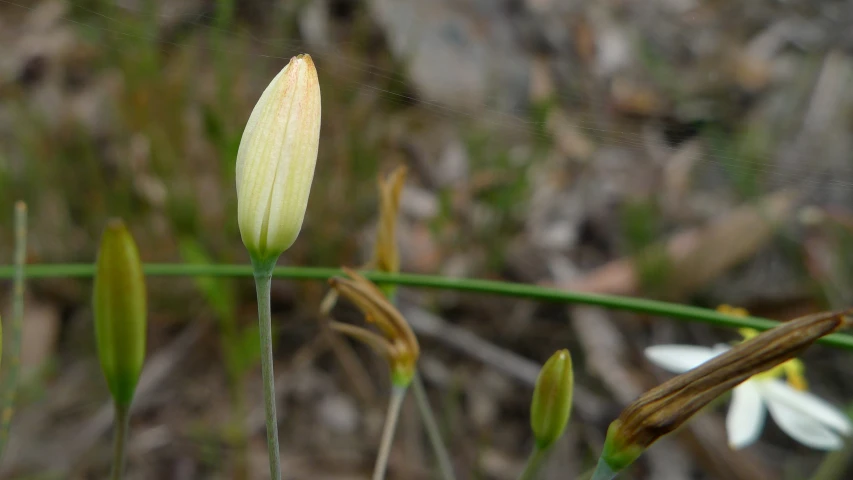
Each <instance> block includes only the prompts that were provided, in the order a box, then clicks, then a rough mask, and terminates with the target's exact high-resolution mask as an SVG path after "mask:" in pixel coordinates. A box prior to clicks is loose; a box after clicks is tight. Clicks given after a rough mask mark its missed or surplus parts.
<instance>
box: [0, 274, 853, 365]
mask: <svg viewBox="0 0 853 480" xmlns="http://www.w3.org/2000/svg"><path fill="white" fill-rule="evenodd" d="M144 271H145V273H146V274H147V275H150V276H214V275H215V276H231V277H239V276H249V275H252V272H253V270H252V269H251V267H248V266H246V265H189V264H163V263H161V264H148V265H145V266H144ZM13 272H14V270H13V269H12V268H11V267H8V266H0V279H3V278H10V277H11V276H12V274H13ZM94 272H95V268H94V265H91V264H56V265H28V266H27V271H26V274H27V278H57V277H85V278H88V277H91V276H93V275H94ZM337 275H343V272H341V271H340V270H338V269H336V268H311V267H279V268H276V269H275V270H273V276H274V277H277V278H289V279H293V280H326V279H328V278H330V277H333V276H337ZM365 276H366V277H367V278H368V279H369V280H371V281H374V282H376V283H379V284H382V283H386V284H389V283H390V284H396V285H405V286H411V287H424V288H437V289H446V290H458V291H464V292H476V293H488V294H493V295H502V296H510V297H521V298H527V299H530V300H539V301H547V302H561V303H578V304H584V305H594V306H598V307H604V308H610V309H614V310H628V311H632V312H637V313H644V314H648V315H660V316H664V317H670V318H675V319H678V320H688V321H695V322H702V323H708V324H711V325H718V326H723V327H729V328H754V329H756V330H769V329H771V328H773V327H775V326H777V325H779V322H776V321H773V320H769V319H766V318H759V317H734V316H731V315H725V314H722V313H719V312H717V311H715V310H710V309H707V308H700V307H693V306H689V305H679V304H675V303H668V302H661V301H657V300H648V299H645V298H636V297H620V296H616V295H601V294H594V293H584V292H571V291H566V290H559V289H556V288H547V287H540V286H537V285H527V284H520V283H512V282H499V281H493V280H475V279H466V278H449V277H442V276H432V275H415V274H389V273H379V272H366V273H365ZM818 343H822V344H824V345H829V346H832V347H836V348H843V349H846V350H853V336H851V335H845V334H838V333H834V334H832V335H827V336H826V337H823V338H821V339H820V340H818Z"/></svg>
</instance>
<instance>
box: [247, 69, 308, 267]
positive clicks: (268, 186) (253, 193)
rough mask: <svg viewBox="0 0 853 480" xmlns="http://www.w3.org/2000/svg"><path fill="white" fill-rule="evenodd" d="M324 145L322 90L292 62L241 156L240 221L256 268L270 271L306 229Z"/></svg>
mask: <svg viewBox="0 0 853 480" xmlns="http://www.w3.org/2000/svg"><path fill="white" fill-rule="evenodd" d="M319 139H320V84H319V82H318V80H317V70H316V69H315V68H314V62H313V61H312V60H311V57H310V56H308V55H299V56H296V57H294V58H291V59H290V63H288V64H287V66H286V67H284V69H282V71H281V72H279V74H278V75H276V77H275V78H274V79H273V80H272V82H270V84H269V86H267V88H266V90H264V93H263V94H262V95H261V98H260V99H259V100H258V103H257V104H256V105H255V108H254V110H252V115H251V116H250V117H249V122H248V123H247V124H246V129H245V130H244V131H243V137H242V139H241V140H240V149H239V151H238V152H237V220H238V223H239V226H240V236H241V237H242V238H243V243H244V244H245V245H246V248H247V249H248V250H249V254H250V255H251V256H252V261H253V262H254V263H256V264H261V265H264V266H270V264H274V263H275V260H276V259H277V258H278V257H279V255H281V254H282V252H284V251H285V250H287V249H288V248H290V246H291V245H292V244H293V242H294V241H295V240H296V236H297V235H299V230H300V229H301V228H302V220H303V218H304V217H305V208H306V207H307V205H308V193H309V192H310V190H311V182H312V181H313V179H314V165H315V164H316V162H317V149H318V145H319Z"/></svg>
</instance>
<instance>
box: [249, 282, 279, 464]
mask: <svg viewBox="0 0 853 480" xmlns="http://www.w3.org/2000/svg"><path fill="white" fill-rule="evenodd" d="M271 271H272V269H271V268H264V266H261V267H260V268H257V266H256V268H255V289H256V290H257V293H258V325H259V328H260V334H261V376H262V377H263V383H264V413H265V417H266V424H267V450H268V451H269V457H270V478H271V479H273V480H279V479H280V478H281V459H280V458H279V455H280V454H279V448H278V421H277V419H276V414H275V379H274V377H273V364H272V359H273V357H272V313H271V311H270V286H271V284H272V275H271Z"/></svg>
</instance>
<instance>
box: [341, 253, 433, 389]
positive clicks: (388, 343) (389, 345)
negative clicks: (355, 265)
mask: <svg viewBox="0 0 853 480" xmlns="http://www.w3.org/2000/svg"><path fill="white" fill-rule="evenodd" d="M344 272H346V274H347V275H348V276H349V277H350V278H342V277H335V278H331V279H329V284H330V285H331V286H332V288H333V289H334V290H335V291H336V292H338V293H339V294H340V295H342V296H343V297H345V298H347V299H349V300H350V301H351V302H353V303H354V304H355V305H356V306H357V307H358V308H359V310H361V311H362V313H363V314H364V318H365V320H366V321H367V322H368V323H371V324H374V325H376V327H377V328H378V329H379V332H380V333H381V335H380V334H377V333H375V332H373V331H371V330H368V329H365V328H361V327H356V326H354V325H350V324H346V323H341V322H336V321H333V322H330V325H331V327H332V329H334V330H336V331H338V332H340V333H343V334H346V335H349V336H351V337H353V338H355V339H357V340H360V341H362V342H364V343H366V344H368V345H370V346H371V347H372V348H373V349H375V350H376V351H377V352H378V353H379V354H381V355H382V356H384V357H385V358H386V359H387V360H388V364H389V365H390V367H391V380H392V382H393V383H394V385H399V386H405V385H408V384H409V383H410V382H411V381H412V377H413V376H414V374H415V365H416V364H417V361H418V356H419V355H420V347H419V346H418V339H417V338H416V337H415V334H414V332H412V329H411V327H410V326H409V324H408V323H407V322H406V319H405V318H403V316H402V315H401V314H400V312H399V311H398V310H397V309H396V308H395V307H394V306H393V305H392V304H391V302H390V301H389V300H388V298H387V297H386V296H385V294H384V293H383V292H382V291H381V290H379V288H378V287H377V286H376V285H374V284H373V283H372V282H371V281H370V280H368V279H366V278H364V277H363V276H361V275H359V274H358V273H357V272H356V271H354V270H352V269H349V268H344Z"/></svg>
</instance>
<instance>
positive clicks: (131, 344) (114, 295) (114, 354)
mask: <svg viewBox="0 0 853 480" xmlns="http://www.w3.org/2000/svg"><path fill="white" fill-rule="evenodd" d="M145 297H146V294H145V277H144V276H143V274H142V264H141V263H140V261H139V251H138V250H137V249H136V243H134V241H133V237H131V235H130V233H129V232H128V231H127V229H126V228H125V226H124V224H123V223H122V222H121V220H112V221H110V223H109V224H108V225H107V228H106V229H105V230H104V234H103V236H102V237H101V246H100V250H99V251H98V264H97V270H96V272H95V287H94V295H93V307H94V314H95V340H96V343H97V346H98V358H99V360H100V362H101V369H102V370H103V372H104V377H105V378H106V380H107V385H108V386H109V388H110V393H112V395H113V399H114V400H115V402H116V404H117V405H119V406H123V407H128V406H130V403H131V401H132V400H133V392H134V390H136V384H137V382H138V381H139V374H140V373H141V372H142V364H143V362H144V361H145V334H146V315H147V313H146V298H145Z"/></svg>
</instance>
